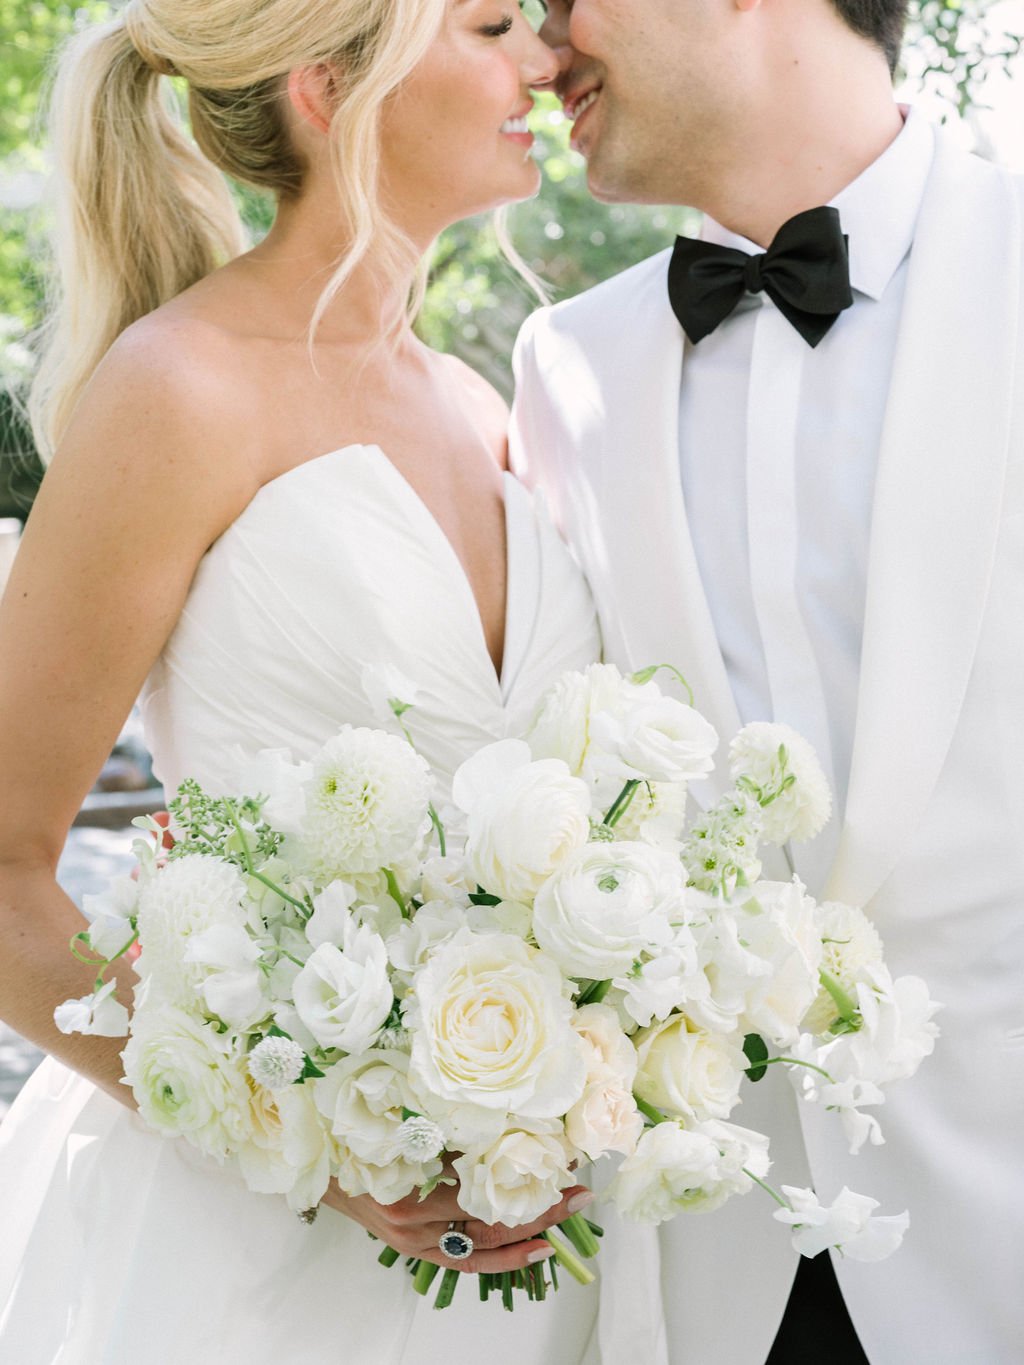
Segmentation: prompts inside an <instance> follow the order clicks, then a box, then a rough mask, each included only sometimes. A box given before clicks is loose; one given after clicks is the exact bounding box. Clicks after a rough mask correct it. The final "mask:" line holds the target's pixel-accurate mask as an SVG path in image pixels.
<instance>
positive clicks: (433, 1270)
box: [412, 1261, 441, 1294]
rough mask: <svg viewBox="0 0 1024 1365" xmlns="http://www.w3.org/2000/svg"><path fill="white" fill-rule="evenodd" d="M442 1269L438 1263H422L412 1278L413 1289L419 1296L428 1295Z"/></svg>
mask: <svg viewBox="0 0 1024 1365" xmlns="http://www.w3.org/2000/svg"><path fill="white" fill-rule="evenodd" d="M440 1269H441V1267H440V1266H439V1265H438V1264H437V1262H436V1261H420V1263H419V1265H418V1266H417V1267H416V1274H415V1275H414V1276H413V1277H412V1287H413V1289H415V1291H416V1293H417V1294H426V1292H427V1290H428V1289H429V1288H430V1286H431V1285H432V1284H433V1283H434V1279H435V1277H436V1275H437V1272H438V1271H439V1270H440Z"/></svg>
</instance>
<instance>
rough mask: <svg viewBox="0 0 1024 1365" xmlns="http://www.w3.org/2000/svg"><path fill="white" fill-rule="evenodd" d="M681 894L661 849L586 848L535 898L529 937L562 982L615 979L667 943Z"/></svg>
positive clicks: (675, 867) (671, 861)
mask: <svg viewBox="0 0 1024 1365" xmlns="http://www.w3.org/2000/svg"><path fill="white" fill-rule="evenodd" d="M685 890H686V888H685V885H684V882H683V876H682V869H681V868H680V865H679V860H678V859H677V858H674V857H672V855H671V854H670V853H666V852H665V851H664V850H662V849H657V848H652V847H651V846H650V845H648V844H640V843H622V842H618V841H616V842H613V843H594V844H585V845H584V846H583V847H582V848H580V849H577V850H576V851H575V852H574V853H572V854H570V856H569V857H568V858H566V860H565V862H564V863H563V864H562V866H561V867H560V868H559V870H558V871H557V872H556V873H555V874H554V875H553V876H552V877H550V878H549V879H548V880H547V881H546V882H544V884H543V885H542V886H541V887H540V889H539V890H538V892H537V898H536V900H535V901H534V906H533V932H534V936H535V937H536V939H537V943H538V945H539V946H540V947H541V948H542V949H543V951H544V952H546V953H547V954H548V955H549V956H550V957H552V958H553V959H554V960H555V962H557V963H558V965H559V966H560V967H561V969H562V971H563V972H565V974H566V975H567V976H573V977H583V978H588V979H591V980H595V981H604V980H606V979H609V978H611V977H616V976H621V975H624V974H625V973H626V972H628V971H629V970H630V969H631V968H632V966H633V963H634V962H635V961H636V960H637V959H638V958H641V957H642V956H643V955H644V954H645V953H654V952H657V951H658V949H660V948H662V947H664V946H665V945H667V944H668V943H670V942H671V940H672V937H673V925H674V924H675V923H677V922H679V921H680V920H682V919H683V917H684V915H685Z"/></svg>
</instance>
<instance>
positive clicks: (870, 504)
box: [514, 0, 1024, 1365]
mask: <svg viewBox="0 0 1024 1365" xmlns="http://www.w3.org/2000/svg"><path fill="white" fill-rule="evenodd" d="M905 10H906V0H575V3H569V0H550V9H549V14H548V18H547V22H546V25H545V28H544V30H543V36H545V37H546V38H547V39H548V41H549V42H550V43H551V45H552V47H554V48H555V49H556V51H557V52H558V54H559V57H560V62H561V75H560V93H561V95H562V98H563V101H564V103H565V107H566V110H567V112H568V114H569V116H570V117H571V118H573V117H574V118H575V126H574V132H573V140H574V143H575V145H576V146H577V147H578V149H579V150H580V151H581V152H582V153H583V154H584V156H585V157H586V158H587V163H588V178H589V183H590V186H591V188H592V190H593V192H594V193H595V195H596V196H597V197H598V198H600V199H604V200H631V201H640V202H649V203H658V204H664V203H674V204H686V205H693V206H696V207H698V208H700V209H702V210H704V212H705V214H706V220H705V226H704V230H703V239H704V243H705V245H695V244H693V243H685V242H684V243H681V244H680V245H678V246H677V248H676V249H675V251H673V252H666V253H663V254H662V255H660V256H656V257H654V258H653V259H651V260H648V261H644V262H642V263H641V264H640V265H638V266H636V267H634V268H633V269H632V270H628V271H626V273H625V274H623V275H620V276H618V277H617V278H615V279H613V280H610V281H608V282H606V283H605V284H603V285H600V286H599V287H598V288H596V289H593V290H591V291H589V292H588V293H587V294H584V295H582V296H581V297H579V298H577V299H574V300H572V301H570V302H568V303H566V304H562V305H560V306H558V307H556V308H553V309H545V310H542V311H541V312H540V313H538V314H537V315H536V316H535V317H534V318H532V319H531V320H530V321H529V322H528V323H527V325H526V327H525V328H524V330H523V334H522V337H521V339H520V342H519V345H518V350H517V366H518V386H519V387H518V398H517V406H516V414H515V435H514V458H515V459H516V461H517V462H518V465H519V467H520V471H521V472H522V473H523V474H524V475H525V477H527V478H528V479H529V480H530V481H531V482H533V483H536V484H539V485H540V486H542V487H543V488H544V489H545V491H546V492H547V494H548V496H549V498H550V500H551V502H552V503H553V505H554V507H555V509H556V512H557V514H558V517H559V519H560V521H561V523H562V525H563V527H564V529H565V532H566V534H567V535H568V537H569V539H570V541H571V542H572V544H573V545H574V547H575V549H576V551H577V553H578V555H579V557H580V559H581V560H582V563H583V566H584V568H585V569H586V571H587V573H588V574H589V577H590V581H591V584H592V587H593V590H594V592H595V595H596V599H597V604H598V609H599V612H600V616H601V622H602V628H603V632H604V639H605V646H606V651H607V656H608V657H609V658H610V659H611V660H613V661H615V662H618V663H619V664H621V665H624V666H627V667H629V666H633V667H639V666H641V665H646V664H649V663H661V662H672V663H675V664H677V665H679V666H680V667H681V668H682V669H683V670H684V671H685V673H686V674H687V676H688V678H689V681H690V682H691V684H692V685H693V689H694V691H695V693H696V697H697V704H698V706H699V707H700V708H701V709H702V710H703V711H704V712H705V713H706V714H708V716H709V717H710V718H711V719H712V720H713V721H714V722H715V723H716V725H717V727H718V729H719V731H720V734H721V735H722V737H723V741H724V740H727V739H728V738H729V737H730V735H731V734H732V733H733V732H734V731H735V730H736V729H737V728H738V726H739V724H740V723H741V722H743V721H747V720H751V719H755V718H764V719H769V718H774V719H776V720H780V721H785V722H787V723H789V724H791V725H792V726H794V727H795V728H796V729H798V730H799V731H801V732H802V733H803V734H805V735H806V736H807V737H808V738H809V739H810V740H811V741H812V742H813V743H814V744H815V746H816V747H817V749H818V752H819V754H820V755H821V756H822V757H823V758H824V760H825V762H826V765H827V767H828V768H829V770H830V774H831V777H832V782H833V788H834V791H835V793H836V816H835V819H834V821H833V825H834V832H833V833H832V834H831V836H829V835H828V834H826V835H825V836H822V838H820V839H819V840H818V841H815V843H814V844H811V845H809V846H806V847H801V846H796V847H795V848H794V849H793V850H792V854H791V861H790V868H791V869H792V870H795V871H796V873H797V874H798V875H799V876H800V877H801V878H802V879H803V880H804V881H805V882H806V884H807V885H808V888H809V890H810V891H811V892H812V893H814V894H816V895H819V896H822V897H825V898H829V899H841V900H844V901H847V902H850V903H853V904H856V905H861V906H863V907H864V908H865V909H866V911H867V913H868V914H869V916H870V917H871V918H872V919H873V921H874V923H875V924H876V926H877V928H878V929H879V931H880V933H881V935H882V938H883V941H884V943H885V946H886V958H887V961H888V962H889V964H890V965H891V967H892V968H893V970H894V973H906V972H913V973H917V974H919V975H921V976H923V977H924V978H925V979H926V980H927V982H928V984H929V987H930V988H931V992H932V994H933V996H934V997H935V998H937V999H939V1000H941V1001H943V1002H944V1004H945V1009H944V1011H943V1014H942V1016H941V1023H942V1030H943V1036H942V1038H941V1039H940V1040H939V1043H938V1046H937V1048H936V1052H935V1055H934V1056H933V1057H932V1058H930V1059H929V1060H928V1062H926V1064H925V1065H924V1066H923V1068H922V1070H921V1072H920V1074H919V1075H918V1076H917V1077H915V1078H914V1079H913V1080H912V1081H907V1082H903V1083H902V1084H897V1085H894V1086H893V1087H892V1089H891V1090H890V1091H889V1093H888V1098H887V1102H886V1104H885V1107H884V1108H883V1109H882V1110H880V1111H879V1115H878V1117H879V1119H880V1121H881V1125H882V1129H883V1132H884V1134H885V1137H886V1145H885V1146H884V1147H881V1148H876V1147H870V1148H866V1149H865V1150H864V1151H862V1152H861V1154H860V1155H859V1156H857V1157H856V1158H851V1157H850V1155H849V1153H848V1151H847V1148H846V1144H845V1142H844V1141H843V1138H842V1134H841V1132H840V1126H839V1124H838V1123H836V1122H835V1121H834V1116H829V1115H824V1116H823V1115H820V1114H819V1113H817V1112H816V1111H815V1110H813V1109H812V1107H811V1106H802V1110H801V1111H800V1112H798V1110H797V1105H796V1102H795V1100H794V1097H793V1095H792V1093H791V1092H790V1091H789V1089H788V1087H787V1086H786V1085H785V1084H779V1083H778V1082H780V1081H781V1079H782V1078H781V1077H773V1078H772V1080H774V1081H775V1082H776V1084H774V1085H773V1084H772V1080H766V1081H765V1083H764V1084H763V1085H761V1086H757V1087H751V1088H749V1092H748V1098H747V1099H746V1100H745V1103H744V1109H743V1113H742V1116H741V1120H742V1122H744V1123H746V1124H749V1126H751V1127H753V1128H763V1129H764V1130H766V1131H769V1132H771V1134H772V1135H773V1136H772V1146H773V1152H774V1157H775V1167H774V1172H773V1175H774V1177H775V1180H776V1183H779V1182H784V1183H791V1184H794V1185H805V1184H814V1185H815V1187H816V1188H817V1190H818V1193H819V1194H820V1195H821V1197H822V1198H823V1199H827V1200H831V1199H832V1198H833V1197H834V1196H835V1195H836V1194H837V1193H838V1192H839V1190H840V1188H841V1187H842V1186H843V1185H849V1186H850V1188H851V1189H854V1190H864V1191H866V1192H869V1193H871V1194H872V1195H874V1196H875V1197H877V1198H878V1199H879V1200H880V1202H881V1209H880V1212H882V1213H899V1212H900V1211H902V1210H903V1209H904V1208H909V1209H910V1213H911V1227H910V1231H909V1233H908V1235H907V1238H906V1241H905V1242H904V1245H903V1247H902V1249H901V1250H900V1251H899V1252H897V1253H896V1255H895V1256H894V1257H893V1259H892V1260H891V1261H889V1262H886V1264H885V1265H884V1266H875V1265H862V1264H854V1263H849V1262H844V1261H843V1260H842V1258H839V1257H837V1258H835V1265H834V1273H833V1267H832V1264H830V1262H829V1260H828V1258H827V1257H824V1258H819V1259H818V1260H816V1261H815V1262H813V1263H812V1262H801V1264H800V1268H799V1270H798V1269H797V1265H796V1258H795V1255H794V1253H793V1252H792V1251H791V1249H790V1247H789V1243H788V1240H787V1237H786V1233H785V1231H784V1230H783V1229H782V1228H781V1227H780V1225H779V1224H777V1223H775V1222H774V1221H773V1220H772V1218H771V1217H770V1209H769V1208H768V1207H766V1206H765V1203H764V1201H763V1200H761V1198H760V1196H759V1194H758V1193H757V1192H754V1193H753V1194H750V1195H748V1196H746V1197H745V1198H743V1199H739V1200H734V1201H733V1203H731V1204H730V1205H728V1206H727V1207H726V1208H725V1209H724V1210H722V1211H721V1212H719V1213H715V1214H713V1215H712V1216H710V1217H708V1218H703V1219H702V1218H696V1217H692V1218H687V1217H685V1216H683V1217H681V1218H678V1219H676V1220H675V1221H674V1222H673V1223H671V1224H668V1225H666V1226H665V1227H664V1228H663V1229H662V1230H661V1232H660V1234H657V1235H656V1234H653V1233H645V1232H643V1231H642V1230H637V1231H635V1232H634V1231H630V1230H628V1229H627V1230H624V1231H623V1239H622V1240H620V1246H621V1247H622V1248H624V1250H623V1252H622V1253H621V1256H622V1262H623V1264H622V1266H621V1273H618V1274H616V1275H615V1276H614V1277H611V1276H609V1275H607V1274H606V1275H605V1277H604V1278H605V1285H606V1293H607V1294H608V1302H609V1307H608V1312H609V1314H611V1315H612V1316H613V1317H614V1319H615V1320H614V1321H613V1322H612V1323H611V1324H610V1329H609V1330H610V1331H611V1333H612V1335H613V1337H614V1336H615V1334H616V1333H618V1337H617V1338H616V1339H617V1340H619V1341H620V1342H621V1350H622V1352H623V1355H622V1358H623V1359H626V1358H631V1359H632V1358H636V1359H650V1360H652V1361H660V1362H661V1363H662V1365H666V1362H671V1365H764V1362H765V1361H766V1360H770V1361H771V1362H772V1365H800V1362H802V1361H804V1360H812V1359H818V1358H820V1359H824V1360H829V1361H830V1362H833V1365H853V1363H854V1362H860V1361H863V1360H865V1359H867V1360H869V1361H870V1362H871V1365H919V1363H920V1365H924V1362H927V1365H968V1362H970V1365H1013V1362H1019V1361H1020V1360H1022V1359H1024V1293H1022V1291H1021V1283H1020V1275H1021V1268H1022V1266H1024V1179H1022V1176H1021V1163H1022V1160H1024V1029H1022V1028H1021V1018H1022V1016H1021V1010H1020V999H1021V991H1022V985H1024V839H1022V837H1021V830H1022V829H1024V643H1022V638H1024V624H1022V623H1024V458H1022V457H1024V341H1022V329H1021V321H1022V313H1024V301H1022V292H1021V291H1022V269H1021V266H1022V252H1024V238H1022V227H1021V220H1022V211H1024V186H1022V184H1021V183H1020V182H1019V181H1015V180H1014V179H1012V178H1011V177H1009V176H1008V175H1006V174H1005V173H1003V172H1002V171H1000V170H998V169H996V168H994V167H992V166H990V165H987V164H985V163H983V162H981V161H979V160H976V159H974V158H972V157H970V156H967V155H965V154H963V153H962V152H961V151H959V150H958V149H957V148H956V147H955V146H954V145H953V143H951V142H950V141H949V140H948V139H947V137H946V135H944V134H943V133H941V132H939V131H937V130H935V129H933V128H932V127H931V126H930V125H929V123H928V122H926V121H925V120H924V119H923V118H922V117H921V116H920V115H919V114H917V113H915V112H914V111H910V112H909V114H907V112H906V111H904V110H901V109H900V108H899V107H898V106H897V105H896V104H895V103H894V100H893V93H892V85H891V71H892V68H893V67H894V66H895V63H896V59H897V56H898V53H899V47H900V42H901V38H902V32H903V26H904V20H905ZM824 206H831V208H830V209H826V208H825V207H824ZM836 211H837V212H836ZM784 225H786V226H785V227H784ZM780 230H781V231H780ZM844 238H845V239H847V240H848V246H847V241H844ZM768 248H770V249H769V250H767V254H765V252H766V249H768ZM788 874H789V869H785V870H783V871H782V873H781V875H788ZM614 1240H615V1239H613V1241H614ZM608 1250H611V1248H608ZM630 1264H631V1265H632V1268H633V1271H634V1275H633V1282H634V1283H635V1284H636V1285H638V1286H639V1288H638V1291H637V1295H630V1294H629V1293H624V1292H618V1291H619V1289H620V1288H621V1286H622V1285H623V1284H624V1283H625V1280H624V1276H625V1275H626V1274H627V1272H628V1270H629V1268H630ZM659 1279H660V1291H661V1292H660V1294H659V1292H658V1289H659ZM837 1279H838V1283H837ZM644 1287H646V1289H647V1294H646V1297H644V1293H643V1289H644ZM787 1304H788V1307H787ZM851 1319H852V1322H851V1321H850V1320H851Z"/></svg>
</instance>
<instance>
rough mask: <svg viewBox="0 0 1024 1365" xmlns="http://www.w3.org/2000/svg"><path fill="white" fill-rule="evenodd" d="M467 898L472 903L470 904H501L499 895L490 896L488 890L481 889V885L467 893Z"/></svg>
mask: <svg viewBox="0 0 1024 1365" xmlns="http://www.w3.org/2000/svg"><path fill="white" fill-rule="evenodd" d="M469 900H470V904H472V905H500V904H501V897H500V896H492V895H491V894H490V892H488V891H485V890H484V889H483V887H481V886H478V887H477V889H476V890H475V891H471V892H470V893H469Z"/></svg>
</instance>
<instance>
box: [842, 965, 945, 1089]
mask: <svg viewBox="0 0 1024 1365" xmlns="http://www.w3.org/2000/svg"><path fill="white" fill-rule="evenodd" d="M867 975H868V977H869V980H868V981H867V982H861V983H860V984H859V985H858V986H857V993H856V1004H857V1009H858V1012H859V1014H860V1017H861V1021H862V1022H861V1027H860V1029H859V1030H858V1031H857V1032H856V1033H846V1034H843V1035H841V1036H840V1037H839V1038H837V1039H836V1040H835V1042H834V1043H830V1044H828V1045H827V1046H826V1047H825V1048H824V1050H823V1056H824V1057H825V1059H826V1060H825V1062H824V1065H825V1067H826V1068H827V1070H828V1071H830V1072H831V1073H832V1075H833V1076H835V1077H836V1079H837V1080H846V1079H848V1078H851V1077H852V1078H855V1079H857V1080H862V1081H873V1082H874V1083H875V1084H876V1085H888V1084H889V1082H890V1081H898V1080H904V1079H906V1078H907V1077H909V1076H912V1075H913V1074H914V1072H915V1071H916V1070H917V1068H918V1067H919V1066H920V1065H921V1063H922V1062H923V1061H924V1059H925V1057H928V1056H930V1055H931V1053H932V1052H933V1051H934V1050H935V1040H936V1038H937V1037H938V1036H939V1027H938V1025H937V1024H936V1023H935V1022H934V1021H933V1018H932V1016H933V1015H934V1014H935V1012H936V1011H937V1010H939V1009H940V1008H941V1006H940V1005H938V1004H937V1003H936V1002H935V1001H934V1000H932V999H931V997H930V996H929V994H928V987H927V986H926V985H925V983H924V982H923V981H922V980H921V978H920V977H919V976H900V977H897V978H896V979H895V980H893V978H892V976H891V975H890V973H889V971H888V969H887V968H886V967H884V966H876V967H871V968H869V969H868V970H867Z"/></svg>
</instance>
